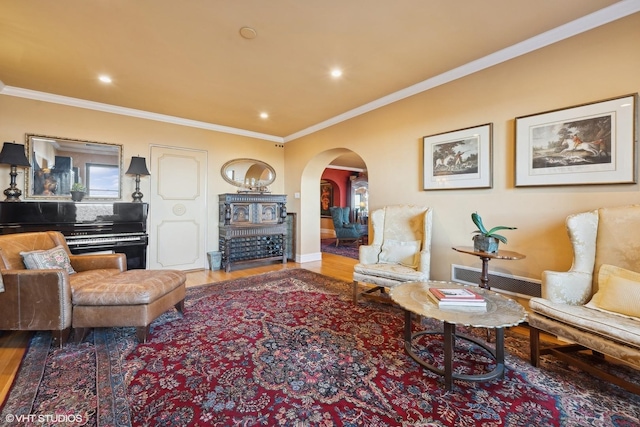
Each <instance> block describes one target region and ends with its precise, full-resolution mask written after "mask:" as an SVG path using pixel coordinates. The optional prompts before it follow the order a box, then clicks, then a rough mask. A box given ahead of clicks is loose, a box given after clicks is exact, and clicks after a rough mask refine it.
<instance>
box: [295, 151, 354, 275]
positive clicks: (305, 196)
mask: <svg viewBox="0 0 640 427" xmlns="http://www.w3.org/2000/svg"><path fill="white" fill-rule="evenodd" d="M350 153H355V154H358V153H357V152H354V151H352V150H350V149H347V148H333V149H330V150H326V151H323V152H321V153H318V154H316V155H315V156H314V157H313V158H311V159H310V160H309V162H308V163H307V164H306V165H305V167H304V168H303V169H302V173H301V176H300V199H295V201H296V202H298V203H297V206H295V208H296V209H297V210H298V212H300V215H299V216H298V227H297V229H298V235H297V237H296V239H297V245H296V247H297V248H299V253H298V254H296V261H298V262H301V263H304V262H311V261H320V260H321V259H322V252H321V251H320V203H319V200H320V185H319V184H320V178H321V177H322V173H323V172H324V170H325V168H326V167H327V166H328V165H329V164H330V163H331V162H332V161H333V160H335V159H336V158H337V157H339V156H341V155H343V154H350ZM358 155H359V154H358Z"/></svg>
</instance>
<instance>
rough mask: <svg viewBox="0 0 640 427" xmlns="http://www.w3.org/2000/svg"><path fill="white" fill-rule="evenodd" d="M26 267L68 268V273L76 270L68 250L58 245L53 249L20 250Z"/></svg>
mask: <svg viewBox="0 0 640 427" xmlns="http://www.w3.org/2000/svg"><path fill="white" fill-rule="evenodd" d="M20 255H22V260H23V261H24V265H25V267H27V269H28V270H40V269H53V268H59V269H63V270H67V273H69V274H73V273H75V272H76V271H75V270H74V269H73V267H71V261H69V256H68V255H67V251H65V250H64V248H63V247H62V246H56V247H55V248H53V249H47V250H38V251H31V252H20Z"/></svg>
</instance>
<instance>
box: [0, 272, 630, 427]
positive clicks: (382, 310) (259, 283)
mask: <svg viewBox="0 0 640 427" xmlns="http://www.w3.org/2000/svg"><path fill="white" fill-rule="evenodd" d="M350 287H351V284H350V283H346V282H342V281H339V280H336V279H332V278H329V277H326V276H322V275H319V274H316V273H313V272H310V271H306V270H302V269H293V270H283V271H279V272H274V273H267V274H263V275H256V276H252V277H248V278H243V279H237V280H233V281H227V282H222V283H216V284H212V285H206V286H201V287H197V288H190V289H188V291H187V299H186V309H185V315H184V317H183V316H182V315H180V314H179V313H177V312H176V311H170V312H168V313H165V314H164V315H162V316H161V317H160V318H159V319H158V320H157V321H155V322H154V323H153V325H152V330H151V335H150V341H149V342H147V343H146V344H138V343H137V342H136V341H135V330H134V329H133V328H105V329H98V330H96V331H94V332H93V333H92V334H91V335H90V336H89V337H88V339H87V341H85V342H83V343H82V344H73V343H69V344H67V345H65V346H64V347H63V348H62V349H60V348H57V347H51V346H50V344H51V337H50V335H49V334H47V333H38V334H36V335H35V336H34V338H33V340H32V342H31V345H30V348H29V350H28V352H27V354H26V356H25V359H24V361H23V364H22V366H21V368H20V371H19V375H18V377H17V379H16V382H15V384H14V385H13V387H12V390H11V392H10V395H9V397H8V399H7V402H6V403H5V405H4V407H3V410H2V414H0V420H2V421H0V424H2V423H5V424H2V425H56V426H60V425H88V426H129V425H133V426H593V425H599V426H631V425H638V419H640V396H637V395H634V394H631V393H628V392H626V391H624V390H622V389H620V388H618V387H616V386H613V385H611V384H609V383H605V382H602V381H599V380H596V379H594V378H593V377H591V376H589V375H588V374H585V373H583V372H581V371H579V370H575V369H573V368H571V367H568V366H566V365H565V364H563V363H562V362H559V361H557V360H555V359H553V358H552V357H549V356H545V357H544V358H543V362H542V367H541V368H534V367H532V366H531V365H530V364H529V363H528V361H527V360H528V354H527V353H528V339H527V337H524V336H522V335H519V334H516V333H513V332H510V331H507V333H506V339H505V341H506V348H507V352H508V354H507V358H506V368H507V369H506V374H505V378H504V379H496V380H492V381H488V382H467V381H455V382H454V387H453V390H451V391H449V392H448V391H446V390H445V388H444V384H443V379H442V378H441V377H440V376H438V375H436V374H433V373H431V372H430V371H427V370H424V369H423V368H422V367H420V366H419V365H418V364H417V363H415V362H414V361H413V360H412V359H411V358H410V357H409V356H407V355H406V353H405V351H404V348H403V338H402V336H403V334H402V331H403V322H404V315H403V313H402V311H401V310H400V309H398V308H396V307H393V306H390V305H387V306H385V305H379V304H376V303H369V302H362V303H360V304H358V305H357V306H354V305H353V303H352V301H351V296H350V295H351V293H350ZM413 327H414V329H415V330H418V329H424V328H429V329H430V328H438V327H442V325H440V324H438V323H437V322H434V321H430V320H423V321H422V324H418V322H417V321H416V322H415V324H414V325H413ZM464 332H466V333H469V334H475V336H476V337H482V336H484V337H485V338H486V331H485V330H482V329H479V330H465V331H464ZM425 337H427V338H424V341H420V342H418V343H416V345H417V347H420V348H418V352H423V353H424V352H425V351H426V350H427V349H429V351H430V352H431V357H433V358H434V359H435V360H436V363H437V359H438V358H439V357H440V355H439V351H438V350H437V349H438V348H439V342H438V340H439V339H440V338H439V336H438V335H435V336H431V335H429V336H425ZM459 341H462V342H461V343H460V346H458V347H457V348H456V351H455V353H456V354H455V359H456V363H455V369H456V370H458V371H459V372H466V373H479V372H482V371H485V370H486V371H489V370H492V369H493V366H494V365H493V363H494V362H493V361H492V360H491V359H490V358H489V357H487V355H486V354H485V352H484V350H482V349H480V348H479V347H478V346H475V345H472V344H470V343H467V341H465V340H459ZM465 343H467V344H465ZM586 357H588V356H586ZM590 360H591V359H590ZM593 363H600V362H599V361H597V359H593ZM612 369H616V370H617V372H616V374H618V375H626V376H627V377H629V378H631V379H632V380H636V381H637V380H638V376H639V375H638V373H637V372H635V371H633V370H631V369H626V368H624V367H615V366H613V365H612ZM18 416H22V418H20V419H22V420H27V419H28V420H29V421H30V422H25V423H22V424H20V423H18V422H15V423H13V424H12V423H11V422H8V421H12V420H13V421H15V420H16V419H17V418H16V417H18ZM38 416H41V417H44V416H49V417H58V418H56V422H55V423H53V422H52V423H50V424H47V423H46V422H45V423H39V422H38ZM61 421H62V422H61ZM65 421H66V422H65Z"/></svg>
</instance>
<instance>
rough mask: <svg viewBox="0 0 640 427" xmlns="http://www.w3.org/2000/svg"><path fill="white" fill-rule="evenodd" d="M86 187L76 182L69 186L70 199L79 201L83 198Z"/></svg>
mask: <svg viewBox="0 0 640 427" xmlns="http://www.w3.org/2000/svg"><path fill="white" fill-rule="evenodd" d="M86 191H87V187H85V186H84V185H83V184H81V183H79V182H76V183H74V184H73V185H72V186H71V200H73V201H74V202H80V201H82V199H83V198H84V195H85V192H86Z"/></svg>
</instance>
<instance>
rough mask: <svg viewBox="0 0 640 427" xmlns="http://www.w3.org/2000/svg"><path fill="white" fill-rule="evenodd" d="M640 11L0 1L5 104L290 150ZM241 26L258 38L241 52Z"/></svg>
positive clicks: (603, 6) (526, 3)
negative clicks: (335, 127)
mask: <svg viewBox="0 0 640 427" xmlns="http://www.w3.org/2000/svg"><path fill="white" fill-rule="evenodd" d="M639 10H640V0H624V1H621V2H615V1H614V0H562V1H558V0H536V1H531V0H482V1H478V0H393V1H392V0H386V1H385V0H380V1H375V2H374V1H371V0H347V1H344V0H322V1H311V0H307V1H305V0H270V1H265V0H242V1H239V0H236V1H232V0H182V1H176V0H135V1H132V0H108V1H107V0H104V1H97V0H96V1H87V0H57V1H51V0H1V3H0V82H1V83H0V93H3V94H5V95H13V96H23V97H29V98H35V99H45V100H50V101H53V102H62V103H70V104H72V105H82V106H87V107H88V108H96V109H105V110H107V111H112V112H116V113H123V114H132V115H136V114H137V115H143V116H144V114H149V117H150V118H155V119H168V120H175V121H176V122H178V123H186V124H194V125H197V126H201V127H207V126H210V127H211V128H214V129H219V130H223V131H229V132H232V133H236V132H239V133H242V132H246V133H248V134H250V135H253V136H258V137H263V138H265V139H271V140H277V141H278V140H279V141H285V142H286V141H287V140H291V139H294V138H296V137H298V136H300V135H304V134H306V133H310V132H312V131H313V130H315V129H319V128H322V127H324V126H327V125H329V124H331V123H335V122H337V121H340V120H343V119H345V118H348V117H350V116H353V115H356V114H359V113H361V112H364V111H367V110H370V109H373V108H376V107H377V106H380V105H384V104H386V103H389V102H393V101H394V100H397V99H401V98H402V97H406V96H410V95H411V94H414V93H417V92H420V91H422V90H426V89H429V88H430V87H433V86H436V85H438V84H442V83H444V82H446V81H450V80H452V79H455V78H458V77H461V76H464V75H465V74H468V73H470V72H474V71H478V70H479V69H482V68H484V67H487V66H491V65H493V64H495V63H499V62H501V61H503V60H508V59H509V58H510V57H514V56H517V55H519V54H522V53H526V52H527V51H531V50H533V49H536V48H538V47H542V46H544V45H546V44H549V43H553V42H555V41H558V40H561V39H563V38H565V37H569V36H571V35H574V34H577V33H579V32H581V31H586V30H588V29H590V28H593V27H596V26H598V25H602V24H604V23H607V22H610V21H611V20H615V19H618V18H620V17H623V16H626V15H628V14H631V13H635V12H638V11H639ZM576 20H578V21H576ZM243 26H250V27H252V28H254V29H255V31H256V32H257V37H256V38H254V39H252V40H247V39H244V38H242V37H241V36H240V33H239V32H240V29H241V27H243ZM333 67H339V68H341V69H343V70H344V75H343V77H342V78H340V79H337V80H336V79H332V78H331V77H330V75H329V72H330V70H331V69H332V68H333ZM101 73H104V74H108V75H110V76H111V77H112V79H113V83H112V84H111V85H104V84H101V83H99V82H98V80H97V77H98V75H99V74H101ZM3 84H4V85H3ZM65 97H70V98H73V99H69V98H65ZM79 100H81V101H79ZM85 101H92V102H94V103H99V104H91V103H87V102H85ZM113 106H116V107H118V108H115V109H114V107H113ZM120 107H122V108H120ZM262 111H265V112H268V113H269V115H270V117H269V118H268V119H266V120H263V119H261V118H259V116H258V114H259V113H260V112H262Z"/></svg>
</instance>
